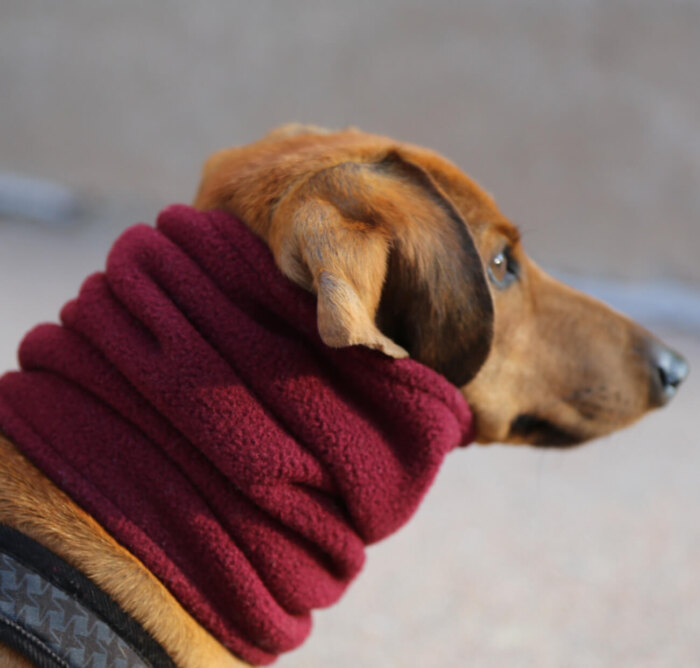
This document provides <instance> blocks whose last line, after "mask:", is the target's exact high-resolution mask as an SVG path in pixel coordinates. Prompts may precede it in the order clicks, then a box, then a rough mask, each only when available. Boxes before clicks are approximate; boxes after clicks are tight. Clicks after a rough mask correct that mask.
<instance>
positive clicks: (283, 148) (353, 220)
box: [0, 124, 663, 668]
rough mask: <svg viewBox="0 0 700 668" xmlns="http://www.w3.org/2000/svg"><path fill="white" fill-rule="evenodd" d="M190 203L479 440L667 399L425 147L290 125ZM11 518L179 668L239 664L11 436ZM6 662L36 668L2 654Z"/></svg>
mask: <svg viewBox="0 0 700 668" xmlns="http://www.w3.org/2000/svg"><path fill="white" fill-rule="evenodd" d="M194 206H195V207H196V208H199V209H226V210H228V211H230V212H232V213H234V214H235V215H237V216H238V217H239V218H240V219H241V220H243V221H244V222H245V223H246V224H247V225H249V226H250V227H251V229H252V230H253V231H254V232H256V233H257V234H258V235H259V236H260V237H262V238H263V239H264V240H265V241H266V242H267V244H268V245H269V247H270V248H271V250H272V252H273V254H274V256H275V259H276V262H277V264H278V266H279V267H280V269H281V270H282V272H283V273H284V274H285V275H287V276H288V277H289V278H290V279H291V280H292V281H294V282H295V283H297V284H299V285H301V286H303V287H304V288H307V289H309V290H311V291H313V292H314V293H316V294H317V296H318V326H319V332H320V334H321V336H322V338H323V340H324V341H325V342H326V343H327V344H328V345H330V346H336V347H341V346H347V345H353V344H362V345H366V346H370V347H372V348H376V349H379V350H381V351H383V352H385V353H386V354H388V355H391V356H393V357H404V356H406V355H410V356H411V357H414V358H415V359H417V360H419V361H421V362H423V363H425V364H427V365H428V366H431V367H433V368H434V369H436V370H438V371H440V372H441V373H443V374H444V375H446V376H447V377H448V379H449V380H451V381H452V382H453V383H454V384H455V385H457V386H459V387H460V388H461V390H462V392H463V394H464V396H465V398H466V399H467V401H468V402H469V404H470V406H471V408H472V410H473V411H474V414H475V419H476V429H477V440H478V441H479V442H482V443H488V442H493V441H499V442H511V443H534V444H537V445H559V446H563V445H571V444H574V443H580V442H583V441H585V440H588V439H591V438H595V437H597V436H601V435H603V434H607V433H609V432H611V431H613V430H615V429H618V428H621V427H623V426H625V425H628V424H630V423H631V422H632V421H634V420H636V419H637V418H639V417H640V416H641V415H642V414H643V413H645V412H646V411H647V410H648V409H650V408H653V407H654V406H657V405H661V404H662V403H663V400H662V399H661V396H660V391H659V388H658V382H659V381H658V370H657V369H656V368H655V367H654V366H653V364H652V363H650V361H649V355H650V353H649V350H650V349H651V348H652V347H653V346H655V345H658V344H657V343H655V342H654V340H653V339H652V338H651V337H650V335H649V334H648V333H647V332H645V331H644V330H643V329H642V328H640V327H639V326H638V325H636V324H634V323H633V322H631V321H630V320H628V319H627V318H625V317H624V316H622V315H620V314H618V313H616V312H614V311H612V310H611V309H609V308H607V307H606V306H604V305H603V304H601V303H599V302H597V301H595V300H593V299H591V298H589V297H586V296H584V295H582V294H580V293H578V292H576V291H574V290H572V289H570V288H568V287H566V286H564V285H562V284H561V283H559V282H557V281H555V280H554V279H552V278H551V277H549V276H548V275H547V274H546V273H545V272H543V271H542V270H541V269H540V268H539V267H538V266H537V265H536V264H535V263H534V262H532V260H530V259H529V258H528V257H527V256H526V255H525V253H524V251H523V249H522V246H521V243H520V239H519V234H518V231H517V229H516V228H515V227H514V226H513V225H512V224H511V223H510V222H509V221H508V220H507V219H506V218H505V217H504V216H503V215H502V214H501V213H500V212H499V210H498V208H497V207H496V204H495V203H494V201H493V199H492V198H491V197H490V196H489V195H488V194H487V193H486V192H484V191H483V190H482V189H481V188H480V187H479V186H478V185H477V184H476V183H474V182H473V181H471V180H470V179H468V178H467V177H466V176H465V175H464V174H463V173H462V172H461V171H460V170H459V169H458V168H457V167H455V166H454V165H453V164H451V163H450V162H448V161H446V160H445V159H444V158H442V157H440V156H438V155H436V154H435V153H433V152H431V151H428V150H426V149H423V148H419V147H417V146H412V145H408V144H403V143H399V142H396V141H393V140H391V139H388V138H385V137H379V136H374V135H369V134H365V133H362V132H360V131H358V130H355V129H348V130H345V131H342V132H337V133H329V132H328V131H325V130H323V129H320V128H315V127H311V126H300V125H296V124H292V125H288V126H284V127H283V128H280V129H278V130H276V131H274V132H272V133H270V134H269V135H268V136H267V137H265V138H263V139H262V140H261V141H259V142H257V143H255V144H252V145H250V146H245V147H242V148H234V149H228V150H224V151H221V152H219V153H217V154H215V155H214V156H212V157H211V158H210V159H209V160H208V161H207V163H206V165H205V168H204V173H203V178H202V182H201V184H200V188H199V192H198V194H197V196H196V199H195V202H194ZM0 522H3V523H5V524H8V525H10V526H12V527H15V528H16V529H19V530H20V531H22V532H24V533H25V534H27V535H29V536H30V537H32V538H34V539H35V540H37V541H38V542H39V543H42V544H43V545H45V546H47V547H48V548H50V549H51V550H53V551H54V552H56V553H57V554H58V555H60V556H62V557H63V558H64V559H66V560H67V561H68V562H70V563H71V564H73V565H74V566H76V567H77V568H78V569H80V570H81V571H83V572H84V573H85V574H87V575H88V576H89V577H91V578H92V579H93V580H94V581H95V582H96V583H97V584H98V585H99V586H100V587H102V588H103V589H104V590H105V591H107V592H108V593H109V594H111V595H112V597H113V598H114V599H116V600H117V602H118V603H120V605H121V606H122V607H123V608H124V609H125V610H126V611H128V612H129V613H130V614H132V615H133V616H134V617H135V618H136V619H137V620H139V621H140V622H141V623H142V624H143V626H144V627H145V628H146V629H147V630H149V631H150V632H151V633H152V635H153V636H154V637H155V638H156V639H157V640H158V641H159V642H160V643H161V644H162V645H163V647H164V648H165V649H166V651H167V652H168V653H169V654H170V655H171V656H172V657H173V659H174V660H175V661H176V662H177V663H178V665H181V666H183V667H186V668H200V667H201V668H211V667H212V666H217V667H218V666H222V667H223V666H242V665H245V664H244V663H243V662H241V661H240V660H238V659H236V658H235V657H233V656H231V655H230V654H229V653H228V652H227V651H226V650H225V649H224V648H223V647H222V646H221V645H220V644H219V643H218V642H217V641H216V640H215V639H214V638H213V637H212V636H211V635H209V634H208V633H207V632H206V631H205V630H204V629H203V628H202V627H201V626H199V625H198V624H197V623H196V622H195V621H194V620H193V619H192V618H191V617H190V616H189V615H188V614H187V613H186V612H185V611H184V610H183V609H182V607H181V606H180V605H179V604H178V603H177V601H176V600H175V599H174V598H173V597H172V595H171V594H170V593H169V592H168V591H167V590H166V589H165V588H164V587H163V585H161V584H160V582H159V581H158V580H157V579H156V578H155V577H154V576H153V575H152V574H151V573H149V572H148V571H147V569H146V568H145V567H144V566H143V565H142V564H141V563H140V562H139V561H137V560H136V559H135V558H134V557H133V556H132V555H131V554H130V553H128V552H127V551H126V550H125V549H124V548H122V547H121V546H119V545H118V544H117V543H116V542H115V541H114V540H113V539H112V538H111V537H110V536H109V535H108V534H107V533H106V532H105V531H104V530H103V529H102V528H101V527H100V526H99V525H97V523H96V522H95V521H94V520H93V519H92V518H91V517H89V516H88V515H86V513H85V512H84V511H82V510H81V509H79V508H78V507H77V506H76V505H75V504H74V503H73V502H72V501H71V500H70V499H69V498H67V497H66V496H65V495H64V494H63V493H62V492H61V491H60V490H58V489H57V488H56V487H55V486H54V485H53V484H52V483H51V482H50V481H49V480H48V479H47V478H46V477H45V476H44V475H43V474H42V473H40V472H39V471H38V470H37V469H36V468H35V467H34V466H33V465H32V464H31V463H30V462H29V461H28V460H27V459H26V458H25V457H24V456H23V455H21V454H20V453H19V452H18V450H17V449H16V448H15V446H14V445H13V444H12V443H10V442H9V441H8V440H6V439H4V438H2V436H0ZM202 567H203V568H206V564H203V565H202ZM0 664H1V665H3V666H10V667H19V666H25V665H29V664H28V663H26V661H25V660H24V659H22V658H21V657H19V656H17V655H16V654H14V653H13V652H11V651H10V650H9V649H3V647H2V646H0Z"/></svg>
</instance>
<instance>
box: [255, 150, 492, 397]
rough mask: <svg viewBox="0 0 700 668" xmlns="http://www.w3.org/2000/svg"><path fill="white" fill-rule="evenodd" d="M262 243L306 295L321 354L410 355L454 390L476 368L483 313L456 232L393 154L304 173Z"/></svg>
mask: <svg viewBox="0 0 700 668" xmlns="http://www.w3.org/2000/svg"><path fill="white" fill-rule="evenodd" d="M271 222H272V224H271V225H270V228H269V229H270V233H269V237H268V242H269V244H270V247H271V249H272V251H273V253H274V255H275V258H276V260H277V263H278V265H279V266H280V268H281V269H282V271H283V272H284V273H285V274H286V275H287V276H289V277H290V278H291V279H292V280H294V281H295V282H296V283H298V284H300V285H302V286H304V287H307V288H308V289H311V290H312V291H313V292H315V293H316V294H317V296H318V327H319V333H320V335H321V337H322V339H323V340H324V342H325V343H327V344H328V345H329V346H333V347H343V346H348V345H356V344H361V345H365V346H369V347H370V348H375V349H378V350H381V351H382V352H384V353H386V354H388V355H391V356H393V357H405V356H406V355H410V356H411V357H413V358H415V359H417V360H418V361H420V362H423V363H424V364H427V365H428V366H430V367H432V368H434V369H435V370H437V371H439V372H440V373H442V374H443V375H445V376H446V377H447V378H448V379H449V380H451V381H452V382H453V383H454V384H456V385H464V384H466V383H467V382H468V381H469V380H471V378H473V376H474V375H475V374H476V372H477V371H478V370H479V368H480V367H481V365H482V364H483V362H484V361H485V359H486V356H487V355H488V352H489V350H490V347H491V340H492V336H493V304H492V301H491V295H490V292H489V289H488V285H487V283H486V277H485V274H484V268H483V264H482V262H481V259H480V257H479V254H478V252H477V250H476V246H475V244H474V240H473V239H472V236H471V234H470V232H469V229H468V227H467V224H466V223H465V221H464V219H463V218H462V217H461V215H460V214H459V212H458V211H457V209H456V208H455V206H454V205H453V204H452V202H451V201H450V200H449V198H448V197H447V196H446V195H445V193H444V192H443V191H442V190H441V189H440V187H439V186H438V185H437V184H436V182H435V181H434V180H433V179H432V178H431V176H430V175H429V174H428V172H427V171H426V170H424V169H423V168H422V167H421V166H420V165H418V164H417V163H416V162H415V161H412V160H410V159H407V158H405V157H403V156H402V155H401V154H400V153H399V151H398V150H392V151H389V152H388V153H387V154H386V155H385V157H384V159H382V160H380V161H377V162H368V163H358V162H345V163H342V164H339V165H335V166H332V167H329V168H326V169H324V170H320V171H319V172H317V173H315V174H313V175H312V176H311V177H309V178H308V179H306V180H305V181H304V182H303V184H301V185H298V186H297V187H295V188H294V189H293V191H292V192H288V193H287V195H286V196H285V197H284V198H283V199H282V200H281V201H280V202H279V203H278V206H277V208H276V210H275V213H274V215H273V219H272V221H271Z"/></svg>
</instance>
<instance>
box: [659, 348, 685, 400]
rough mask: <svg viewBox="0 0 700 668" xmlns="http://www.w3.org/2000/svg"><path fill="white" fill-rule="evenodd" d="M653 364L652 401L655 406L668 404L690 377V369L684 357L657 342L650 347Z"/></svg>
mask: <svg viewBox="0 0 700 668" xmlns="http://www.w3.org/2000/svg"><path fill="white" fill-rule="evenodd" d="M649 363H650V364H651V367H652V369H651V376H652V377H651V400H652V403H653V404H654V405H657V406H663V405H664V404H666V403H668V402H669V401H670V400H671V398H672V397H673V395H674V394H676V391H677V390H678V387H679V386H680V384H681V383H682V382H683V381H684V380H685V379H686V377H687V376H688V372H689V370H690V367H689V365H688V362H686V360H685V358H684V357H683V356H682V355H679V354H678V353H677V352H676V351H675V350H671V349H670V348H667V347H666V346H664V345H662V344H661V343H658V342H656V341H654V342H652V343H651V345H650V346H649Z"/></svg>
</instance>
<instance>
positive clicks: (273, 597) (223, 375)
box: [0, 206, 471, 664]
mask: <svg viewBox="0 0 700 668" xmlns="http://www.w3.org/2000/svg"><path fill="white" fill-rule="evenodd" d="M61 321H62V325H53V324H47V325H40V326H39V327H37V328H36V329H34V330H33V331H31V332H30V333H29V334H28V335H27V337H26V338H25V340H24V341H23V343H22V345H21V347H20V352H19V358H20V364H21V367H22V369H23V370H22V371H21V372H14V373H10V374H7V375H5V376H3V377H2V378H1V379H0V430H2V431H3V432H4V433H5V434H6V435H7V436H9V437H10V438H11V439H12V440H13V441H14V442H15V443H17V444H18V446H19V447H20V448H21V449H22V450H23V451H24V452H25V453H26V455H27V456H29V457H30V458H31V459H32V460H33V461H34V462H35V463H36V464H37V465H38V466H39V467H40V468H41V469H43V470H44V471H45V472H46V473H47V474H48V475H49V476H50V477H51V478H52V479H53V480H54V481H55V482H56V483H57V484H58V485H59V486H60V487H61V488H63V489H64V490H65V491H66V492H67V493H68V494H69V495H70V496H71V497H72V498H73V499H75V500H76V502H78V503H79V504H80V505H81V506H83V507H84V508H85V509H86V510H87V511H88V512H89V513H90V514H92V515H93V516H94V517H95V518H96V519H97V520H98V521H99V522H100V523H101V524H102V525H103V526H104V527H105V528H106V529H107V530H108V531H109V532H110V533H111V534H112V535H113V536H114V537H115V538H116V539H117V540H119V541H120V542H121V543H122V544H123V545H125V546H126V547H127V548H128V549H129V550H131V551H132V552H133V554H135V555H136V556H137V557H139V559H141V560H142V561H143V562H144V563H145V564H146V566H148V568H149V569H150V570H151V571H152V572H153V573H154V574H155V575H156V576H157V577H158V578H160V579H161V580H162V581H163V582H164V583H165V584H166V586H167V587H168V588H169V589H170V591H171V592H172V593H173V594H174V595H175V596H176V597H177V598H178V599H179V600H180V602H181V603H182V605H183V606H184V607H185V608H186V609H187V610H188V611H189V612H190V613H191V614H192V615H194V616H195V617H196V618H197V619H198V620H199V621H200V622H201V623H202V624H203V625H204V626H205V627H206V628H208V629H209V630H210V631H211V632H212V633H213V634H214V635H215V636H216V637H217V638H219V639H220V640H221V641H222V642H223V643H224V644H225V645H227V646H228V647H229V648H230V649H231V650H232V651H233V652H234V653H235V654H237V655H238V656H240V657H242V658H243V659H245V660H247V661H250V662H252V663H260V664H264V663H269V662H270V661H272V660H273V659H274V658H275V656H276V655H277V654H279V653H280V652H284V651H286V650H290V649H292V648H294V647H296V646H298V645H299V644H300V643H301V641H302V640H303V639H304V638H305V637H306V635H307V634H308V632H309V629H310V623H311V617H310V611H311V610H312V609H313V608H317V607H323V606H327V605H329V604H331V603H333V602H334V601H336V600H337V599H338V597H339V596H340V595H341V594H342V592H343V590H344V589H345V588H346V587H347V585H348V583H349V582H350V581H351V580H352V578H353V577H354V576H355V575H356V574H357V572H358V571H359V570H360V568H361V566H362V563H363V560H364V546H365V545H367V544H369V543H373V542H375V541H377V540H380V539H381V538H384V537H385V536H387V535H388V534H390V533H392V532H393V531H395V530H396V529H398V528H399V527H400V526H401V525H402V524H404V522H406V520H407V519H408V518H409V517H410V516H411V515H412V514H413V512H414V511H415V509H416V507H417V505H418V503H419V501H420V500H421V498H422V497H423V495H424V494H425V492H426V490H427V488H428V487H429V485H430V484H431V482H432V480H433V478H434V477H435V474H436V473H437V471H438V468H439V466H440V464H441V462H442V460H443V458H444V456H445V454H446V453H447V452H449V451H450V450H452V449H453V448H454V447H455V446H457V445H465V444H466V443H468V442H469V441H470V440H471V415H470V412H469V409H468V407H467V405H466V403H465V402H464V400H463V399H462V397H461V395H460V394H459V392H458V390H457V389H456V388H455V387H454V386H452V385H450V384H449V383H448V382H447V381H446V380H445V379H444V378H443V377H442V376H439V375H438V374H436V373H435V372H433V371H431V370H430V369H428V368H427V367H425V366H422V365H420V364H418V363H417V362H414V361H412V360H393V359H389V358H387V357H385V356H383V355H381V354H380V353H377V352H374V351H371V350H368V349H366V348H362V347H353V348H347V349H343V350H333V349H330V348H328V347H326V346H325V345H324V344H323V343H322V342H321V340H320V338H319V336H318V333H317V328H316V315H315V300H314V297H313V296H312V295H311V294H309V293H307V292H305V291H304V290H301V289H300V288H298V287H297V286H295V285H293V284H292V283H291V282H290V281H288V280H287V279H286V278H285V277H283V276H282V275H281V273H280V272H279V271H278V270H277V268H276V267H275V265H274V261H273V259H272V256H271V254H270V252H269V250H268V249H267V247H266V246H265V244H264V243H263V242H261V241H260V240H259V239H258V238H257V237H256V236H254V235H253V234H252V233H251V232H250V231H249V230H248V229H247V228H246V227H245V226H244V225H243V224H241V223H240V222H239V221H238V220H236V219H235V218H233V217H232V216H230V215H228V214H226V213H223V212H208V213H202V212H197V211H195V210H193V209H191V208H189V207H185V206H172V207H170V208H168V209H166V210H165V211H164V212H163V213H162V214H161V215H160V216H159V219H158V223H157V227H156V228H153V227H149V226H146V225H137V226H134V227H132V228H130V229H128V230H127V231H126V232H124V233H123V234H122V236H121V237H120V238H119V239H118V240H117V242H116V243H115V245H114V247H113V249H112V251H111V253H110V255H109V258H108V261H107V268H106V272H104V273H98V274H95V275H93V276H91V277H89V278H88V279H87V280H86V281H85V283H84V284H83V286H82V288H81V290H80V294H79V296H78V298H77V299H75V300H73V301H71V302H69V303H68V304H66V306H65V307H64V308H63V311H62V312H61Z"/></svg>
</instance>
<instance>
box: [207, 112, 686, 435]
mask: <svg viewBox="0 0 700 668" xmlns="http://www.w3.org/2000/svg"><path fill="white" fill-rule="evenodd" d="M194 205H195V206H196V207H198V208H201V209H212V208H222V209H226V210H229V211H231V212H232V213H234V214H236V215H238V216H239V217H240V218H241V219H242V220H244V221H245V222H246V223H247V224H248V225H250V226H251V228H252V229H253V230H254V231H256V232H257V233H258V234H259V235H260V236H262V237H263V238H264V239H265V240H266V241H267V243H268V244H269V245H270V248H271V249H272V252H273V254H274V255H275V258H276V260H277V263H278V265H279V267H280V268H281V270H282V271H283V272H284V273H285V274H286V275H287V276H289V277H290V278H291V279H292V280H293V281H295V282H296V283H298V284H299V285H302V286H303V287H305V288H307V289H310V290H312V291H314V292H315V293H316V294H317V295H318V321H319V332H320V333H321V336H322V338H323V339H324V341H325V342H326V343H328V345H331V346H346V345H354V344H362V345H367V346H370V347H373V348H377V349H379V350H382V351H383V352H385V353H387V354H389V355H392V356H394V357H401V356H405V355H407V354H408V355H410V356H411V357H413V358H415V359H417V360H419V361H421V362H423V363H425V364H427V365H428V366H431V367H432V368H434V369H436V370H437V371H439V372H441V373H442V374H444V375H445V376H446V377H447V378H448V379H449V380H451V381H452V382H453V383H454V384H455V385H457V386H459V387H460V388H461V389H462V392H463V394H464V396H465V397H466V399H467V400H468V402H469V404H470V405H471V407H472V410H473V412H474V415H475V417H476V430H477V440H478V441H480V442H491V441H500V442H512V443H532V444H537V445H552V446H566V445H572V444H575V443H581V442H583V441H585V440H588V439H591V438H595V437H597V436H601V435H603V434H607V433H609V432H611V431H613V430H615V429H618V428H621V427H623V426H625V425H628V424H630V423H631V422H633V421H634V420H636V419H637V418H639V417H640V416H641V415H643V414H644V413H645V412H646V411H647V410H649V409H651V408H654V407H658V406H661V405H663V404H665V403H666V402H667V401H668V400H669V399H670V398H671V397H672V396H673V394H674V393H675V391H676V389H677V387H678V386H679V384H680V383H681V382H682V381H683V379H684V378H685V376H686V375H687V372H688V366H687V364H686V362H685V361H684V360H683V358H682V357H680V356H679V355H678V354H677V353H675V352H673V351H672V350H670V349H669V348H667V347H666V346H664V345H663V344H661V343H660V342H659V341H658V340H657V339H655V338H654V337H653V336H652V335H650V334H649V333H648V332H646V331H645V330H644V329H642V328H641V327H640V326H639V325H637V324H635V323H634V322H632V321H631V320H629V319H628V318H626V317H625V316H623V315H621V314H619V313H617V312H615V311H613V310H611V309H610V308H608V307H607V306H605V305H604V304H602V303H600V302H598V301H596V300H594V299H592V298H590V297H587V296H585V295H583V294H581V293H579V292H577V291H575V290H573V289H571V288H569V287H567V286H566V285H564V284H562V283H560V282H558V281H556V280H554V279H553V278H551V277H550V276H548V275H547V274H546V273H545V272H544V271H543V270H542V269H540V268H539V267H538V266H537V265H536V264H535V263H534V262H533V261H532V260H530V259H529V258H528V257H527V255H526V254H525V252H524V250H523V247H522V244H521V242H520V237H519V234H518V230H517V228H516V227H515V226H514V225H513V224H512V223H510V222H509V221H508V220H507V219H506V218H505V217H504V216H503V215H502V214H501V213H500V211H499V210H498V208H497V206H496V204H495V202H494V201H493V199H492V198H491V197H490V196H489V195H488V194H487V193H486V192H484V191H483V190H482V189H481V188H480V187H479V186H478V185H477V184H476V183H474V182H473V181H472V180H470V179H469V178H467V177H466V176H465V175H464V174H463V173H462V172H461V171H460V170H459V169H458V168H457V167H455V166H454V165H453V164H451V163H450V162H448V161H447V160H445V159H444V158H442V157H440V156H438V155H436V154H435V153H433V152H431V151H428V150H426V149H422V148H419V147H416V146H412V145H409V144H402V143H398V142H395V141H393V140H390V139H388V138H385V137H378V136H374V135H369V134H366V133H362V132H359V131H357V130H354V129H349V130H345V131H342V132H336V133H333V132H328V131H325V130H322V129H319V128H311V127H309V126H298V125H290V126H285V127H283V128H280V129H279V130H276V131H274V132H272V133H271V134H270V135H268V136H267V137H265V138H264V139H263V140H261V141H260V142H257V143H255V144H252V145H250V146H246V147H242V148H234V149H228V150H225V151H221V152H219V153H217V154H215V155H214V156H212V157H211V158H210V159H209V161H208V162H207V164H206V166H205V169H204V175H203V178H202V182H201V184H200V188H199V192H198V194H197V197H196V199H195V202H194Z"/></svg>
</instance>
